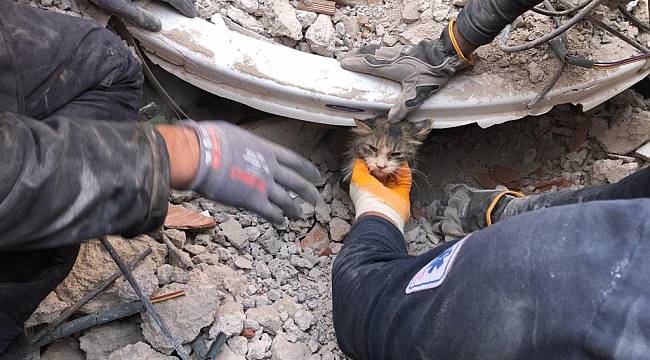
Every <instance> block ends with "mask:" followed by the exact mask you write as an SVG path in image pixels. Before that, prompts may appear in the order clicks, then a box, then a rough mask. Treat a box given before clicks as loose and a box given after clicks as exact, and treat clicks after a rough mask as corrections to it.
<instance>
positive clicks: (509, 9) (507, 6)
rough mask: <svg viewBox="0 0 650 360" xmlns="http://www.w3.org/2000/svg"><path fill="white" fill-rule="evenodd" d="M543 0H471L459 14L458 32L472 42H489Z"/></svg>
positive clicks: (482, 43) (477, 44)
mask: <svg viewBox="0 0 650 360" xmlns="http://www.w3.org/2000/svg"><path fill="white" fill-rule="evenodd" d="M541 2H542V1H541V0H470V1H469V2H468V3H467V5H465V7H464V8H463V10H462V11H461V12H460V14H458V18H457V26H458V32H459V33H460V34H461V35H463V37H464V38H465V39H466V40H467V41H469V42H470V43H472V44H474V45H476V46H481V45H485V44H489V43H490V42H492V40H494V38H495V37H497V35H499V33H500V32H501V30H503V28H504V27H506V25H508V24H510V23H511V22H513V21H514V20H515V19H516V18H517V17H518V16H519V15H521V14H523V13H525V12H526V11H528V10H530V9H531V8H532V7H533V6H535V5H537V4H540V3H541Z"/></svg>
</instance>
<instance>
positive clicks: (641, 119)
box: [597, 108, 650, 155]
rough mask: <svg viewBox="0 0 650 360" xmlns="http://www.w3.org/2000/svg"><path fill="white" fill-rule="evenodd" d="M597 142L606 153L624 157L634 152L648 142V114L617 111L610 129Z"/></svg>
mask: <svg viewBox="0 0 650 360" xmlns="http://www.w3.org/2000/svg"><path fill="white" fill-rule="evenodd" d="M597 140H598V141H599V142H600V144H601V145H602V147H603V149H604V150H605V151H606V152H608V153H614V154H618V155H625V154H628V153H630V152H632V151H634V150H636V149H637V148H639V147H640V146H641V145H643V144H645V143H646V142H648V140H650V112H648V111H645V110H642V109H638V108H627V109H624V110H619V111H617V112H616V113H615V114H614V116H613V120H612V125H611V127H610V128H609V129H606V130H605V131H603V133H602V134H601V135H600V136H598V137H597Z"/></svg>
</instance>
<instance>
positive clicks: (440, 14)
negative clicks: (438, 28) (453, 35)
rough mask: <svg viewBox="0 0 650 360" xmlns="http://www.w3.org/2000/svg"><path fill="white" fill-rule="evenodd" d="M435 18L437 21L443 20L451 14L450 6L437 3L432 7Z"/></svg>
mask: <svg viewBox="0 0 650 360" xmlns="http://www.w3.org/2000/svg"><path fill="white" fill-rule="evenodd" d="M431 11H432V13H433V19H434V20H435V21H436V22H442V21H444V20H445V19H447V15H449V7H448V6H447V5H446V4H436V5H434V6H433V7H432V8H431Z"/></svg>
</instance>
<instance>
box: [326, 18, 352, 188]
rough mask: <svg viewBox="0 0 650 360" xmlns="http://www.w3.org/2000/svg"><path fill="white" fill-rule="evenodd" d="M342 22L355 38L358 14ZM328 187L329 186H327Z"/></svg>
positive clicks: (342, 19) (347, 31)
mask: <svg viewBox="0 0 650 360" xmlns="http://www.w3.org/2000/svg"><path fill="white" fill-rule="evenodd" d="M341 24H343V27H344V28H345V33H346V34H347V35H348V36H350V38H352V39H354V38H356V37H357V34H358V33H359V23H358V22H357V17H356V16H344V17H343V18H341ZM326 187H327V186H326Z"/></svg>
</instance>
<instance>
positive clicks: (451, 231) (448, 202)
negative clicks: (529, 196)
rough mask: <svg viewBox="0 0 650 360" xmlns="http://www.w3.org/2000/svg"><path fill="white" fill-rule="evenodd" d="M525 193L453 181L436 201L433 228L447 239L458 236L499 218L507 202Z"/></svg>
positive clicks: (485, 225) (437, 233)
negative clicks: (481, 187)
mask: <svg viewBox="0 0 650 360" xmlns="http://www.w3.org/2000/svg"><path fill="white" fill-rule="evenodd" d="M523 196H524V195H523V194H521V193H519V192H516V191H510V190H508V189H505V188H503V189H496V190H479V189H475V188H472V187H469V186H467V185H464V184H458V185H451V186H449V187H448V188H447V190H446V194H445V196H444V197H443V198H442V200H441V201H440V202H438V203H437V204H434V207H435V212H436V220H437V222H436V223H435V224H434V225H433V231H434V233H435V234H436V235H438V236H441V237H442V236H444V238H445V240H451V239H457V238H460V237H463V236H465V235H467V234H469V233H471V232H473V231H476V230H479V229H482V228H484V227H487V226H489V225H491V224H492V223H493V222H496V221H499V217H500V216H501V214H502V213H503V210H504V209H505V207H506V206H507V205H508V203H509V202H510V201H511V200H512V199H514V198H517V197H523Z"/></svg>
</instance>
